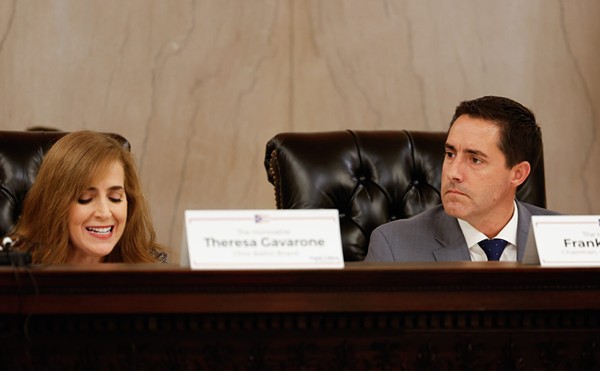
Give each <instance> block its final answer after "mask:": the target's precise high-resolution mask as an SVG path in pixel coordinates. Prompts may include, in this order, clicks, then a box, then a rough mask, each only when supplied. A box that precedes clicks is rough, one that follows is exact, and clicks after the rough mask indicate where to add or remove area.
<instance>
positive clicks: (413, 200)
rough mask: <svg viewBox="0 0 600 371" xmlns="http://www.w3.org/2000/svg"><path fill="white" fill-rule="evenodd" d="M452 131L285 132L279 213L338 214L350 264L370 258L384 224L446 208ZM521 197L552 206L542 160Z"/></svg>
mask: <svg viewBox="0 0 600 371" xmlns="http://www.w3.org/2000/svg"><path fill="white" fill-rule="evenodd" d="M445 140H446V133H445V132H419V131H406V130H402V131H352V130H347V131H331V132H313V133H281V134H278V135H276V136H275V137H273V138H272V139H271V140H269V142H268V143H267V145H266V155H265V162H264V165H265V168H266V170H267V177H268V180H269V182H270V183H271V184H273V186H274V187H275V201H276V207H277V208H279V209H318V208H325V209H338V210H339V215H340V228H341V234H342V245H343V250H344V259H345V260H346V261H360V260H363V259H364V258H365V256H366V253H367V248H368V244H369V238H370V236H371V232H372V231H373V229H375V228H376V227H377V226H379V225H381V224H383V223H386V222H389V221H392V220H395V219H401V218H408V217H411V216H413V215H416V214H418V213H420V212H421V211H423V210H425V209H427V208H430V207H432V206H435V205H437V204H439V203H441V199H440V183H441V172H442V163H443V160H444V143H445ZM517 198H518V199H519V200H522V201H524V202H528V203H531V204H534V205H537V206H541V207H546V190H545V179H544V163H543V156H541V157H540V161H539V163H538V164H537V165H536V166H534V168H533V170H532V173H531V175H530V177H529V178H528V180H527V181H526V182H525V183H524V184H523V185H522V186H521V188H520V190H519V191H518V194H517Z"/></svg>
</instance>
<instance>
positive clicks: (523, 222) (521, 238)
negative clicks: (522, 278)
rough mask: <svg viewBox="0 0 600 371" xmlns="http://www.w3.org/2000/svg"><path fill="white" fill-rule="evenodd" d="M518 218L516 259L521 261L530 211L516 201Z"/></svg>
mask: <svg viewBox="0 0 600 371" xmlns="http://www.w3.org/2000/svg"><path fill="white" fill-rule="evenodd" d="M517 208H518V209H519V220H518V221H517V261H519V262H520V261H523V256H524V254H525V246H526V245H527V236H528V234H529V226H530V225H531V212H530V211H529V210H528V209H527V208H526V207H525V206H523V205H522V204H521V203H520V202H519V201H517Z"/></svg>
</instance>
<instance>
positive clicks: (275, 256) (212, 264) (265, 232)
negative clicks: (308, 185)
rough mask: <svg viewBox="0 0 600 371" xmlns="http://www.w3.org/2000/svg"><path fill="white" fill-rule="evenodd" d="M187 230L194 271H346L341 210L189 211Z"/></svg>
mask: <svg viewBox="0 0 600 371" xmlns="http://www.w3.org/2000/svg"><path fill="white" fill-rule="evenodd" d="M185 229H186V241H185V242H186V246H184V247H183V249H182V250H185V251H182V257H183V256H184V253H186V252H187V255H188V256H189V266H190V267H191V268H192V269H204V270H221V269H329V268H343V267H344V257H343V252H342V243H341V236H340V225H339V215H338V211H337V210H335V209H316V210H315V209H285V210H186V211H185ZM184 260H186V259H185V258H183V259H182V265H184V266H185V265H187V264H186V263H187V262H185V261H184Z"/></svg>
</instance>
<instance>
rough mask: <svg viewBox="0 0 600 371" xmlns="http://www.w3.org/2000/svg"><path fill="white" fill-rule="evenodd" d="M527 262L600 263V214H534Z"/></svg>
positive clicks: (576, 265)
mask: <svg viewBox="0 0 600 371" xmlns="http://www.w3.org/2000/svg"><path fill="white" fill-rule="evenodd" d="M528 237H529V238H528V242H527V246H526V248H525V256H524V258H523V263H526V264H527V263H530V264H540V265H542V266H549V267H590V266H600V215H569V216H564V215H534V216H532V217H531V227H530V230H529V236H528Z"/></svg>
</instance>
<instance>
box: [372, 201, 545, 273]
mask: <svg viewBox="0 0 600 371" xmlns="http://www.w3.org/2000/svg"><path fill="white" fill-rule="evenodd" d="M517 207H518V208H519V221H518V227H517V260H518V261H522V260H523V254H524V253H525V245H526V244H527V235H528V233H529V225H530V224H531V216H532V215H554V214H557V213H556V212H553V211H550V210H546V209H542V208H540V207H537V206H533V205H530V204H526V203H523V202H519V201H517ZM456 260H471V256H470V254H469V248H468V246H467V242H466V241H465V237H464V236H463V233H462V230H461V229H460V226H459V225H458V220H457V219H456V218H455V217H452V216H449V215H448V214H446V212H445V211H444V207H443V206H442V205H438V206H436V207H434V208H432V209H429V210H426V211H424V212H422V213H420V214H418V215H415V216H414V217H412V218H409V219H402V220H396V221H393V222H390V223H386V224H383V225H381V226H379V227H377V228H376V229H375V230H374V231H373V233H372V234H371V241H370V242H369V250H368V252H367V257H366V258H365V261H375V262H406V261H456Z"/></svg>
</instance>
